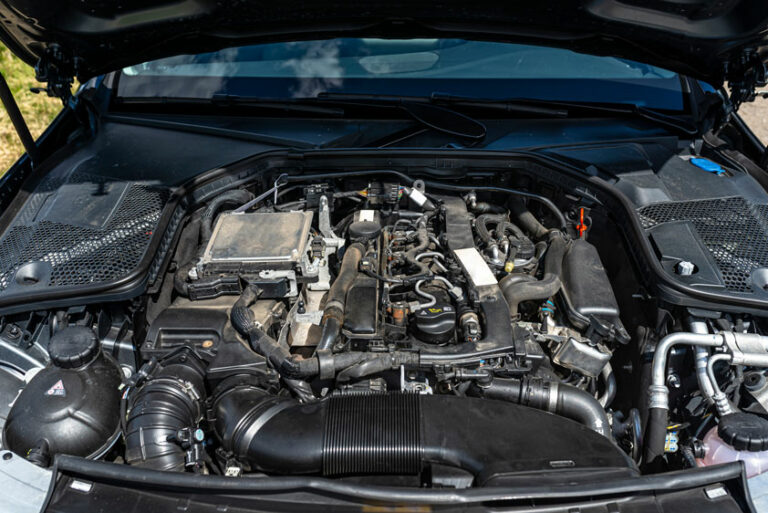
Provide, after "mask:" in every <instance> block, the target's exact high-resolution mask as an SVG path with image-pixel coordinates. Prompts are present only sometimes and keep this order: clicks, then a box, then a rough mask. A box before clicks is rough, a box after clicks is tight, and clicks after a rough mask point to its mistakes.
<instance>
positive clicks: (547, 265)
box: [499, 231, 568, 317]
mask: <svg viewBox="0 0 768 513" xmlns="http://www.w3.org/2000/svg"><path fill="white" fill-rule="evenodd" d="M567 249H568V245H567V244H566V242H565V237H563V234H562V233H561V232H559V231H552V232H551V234H550V243H549V249H548V250H547V254H546V255H545V256H544V277H543V278H542V279H541V280H537V281H517V280H518V279H517V278H515V276H517V275H515V274H508V275H507V276H505V277H504V278H502V280H501V281H500V282H499V286H500V287H501V290H502V292H503V293H504V298H505V299H506V300H507V303H508V304H509V313H510V315H511V316H513V317H514V316H516V315H517V312H518V307H519V305H520V303H523V302H525V301H537V300H540V301H543V300H545V299H549V298H550V297H552V296H554V295H555V294H557V292H558V291H559V290H560V286H561V281H560V277H561V276H562V274H563V258H564V257H565V253H566V250H567Z"/></svg>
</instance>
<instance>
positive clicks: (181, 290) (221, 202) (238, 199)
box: [173, 189, 254, 297]
mask: <svg viewBox="0 0 768 513" xmlns="http://www.w3.org/2000/svg"><path fill="white" fill-rule="evenodd" d="M253 197H254V196H253V194H251V193H250V192H248V191H246V190H243V189H235V190H232V191H227V192H225V193H223V194H220V195H219V196H217V197H216V198H214V199H213V200H212V201H211V202H210V203H209V204H208V207H206V209H205V210H204V211H203V214H202V216H201V217H200V242H199V245H198V250H197V251H196V252H195V256H194V257H192V259H191V260H190V261H189V262H185V263H183V264H181V265H180V266H179V268H178V269H177V270H176V273H175V274H174V275H173V288H174V290H175V291H176V293H177V294H179V295H181V296H184V297H188V296H189V283H187V278H188V276H189V271H190V270H191V269H192V268H193V267H194V266H195V264H196V263H197V260H199V259H200V258H201V257H202V256H203V253H204V252H205V248H206V246H208V242H209V241H210V240H211V236H212V235H213V220H214V219H216V214H217V213H218V211H219V210H220V209H221V208H222V207H223V206H225V205H227V204H229V203H231V204H236V205H238V206H239V205H242V204H244V203H247V202H249V201H250V200H252V199H253Z"/></svg>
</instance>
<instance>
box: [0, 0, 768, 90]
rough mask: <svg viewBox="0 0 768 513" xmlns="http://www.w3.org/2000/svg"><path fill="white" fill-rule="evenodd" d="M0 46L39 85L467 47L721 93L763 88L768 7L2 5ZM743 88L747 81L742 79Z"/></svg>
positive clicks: (683, 3) (703, 3) (132, 0)
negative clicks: (278, 44)
mask: <svg viewBox="0 0 768 513" xmlns="http://www.w3.org/2000/svg"><path fill="white" fill-rule="evenodd" d="M0 20H1V21H2V23H0V39H2V40H3V41H4V42H5V43H6V45H7V46H9V47H10V48H11V50H12V51H13V52H15V53H16V54H17V55H18V56H20V57H21V58H22V59H24V60H25V61H26V62H27V63H29V64H30V65H37V64H38V63H40V61H41V60H42V63H41V64H42V66H39V67H38V76H39V78H40V79H42V80H46V81H49V80H54V79H55V77H53V76H50V75H51V74H55V75H64V76H69V77H72V76H77V77H78V78H79V79H80V80H85V79H87V78H90V77H92V76H95V75H98V74H101V73H105V72H108V71H112V70H115V69H119V68H121V67H124V66H126V65H131V64H136V63H139V62H143V61H147V60H151V59H156V58H160V57H164V56H169V55H174V54H181V53H199V52H204V51H212V50H216V49H220V48H223V47H228V46H234V45H241V44H249V43H255V42H262V41H264V42H266V41H279V40H297V39H306V38H313V39H316V38H318V37H335V36H341V35H345V36H354V35H366V36H369V37H376V36H379V37H382V36H383V37H409V36H413V37H416V36H418V37H462V38H470V39H472V38H474V39H488V40H500V41H515V42H526V43H533V44H544V45H552V46H560V47H567V48H571V49H574V50H577V51H582V52H585V53H593V54H610V55H614V56H617V57H623V58H628V59H633V60H637V61H641V62H645V63H648V64H653V65H657V66H660V67H664V68H667V69H670V70H673V71H677V72H680V73H682V74H685V75H688V76H691V77H695V78H699V79H703V80H706V81H708V82H710V83H712V84H714V85H720V84H722V83H723V82H724V81H725V80H730V81H731V82H742V81H745V82H760V81H761V80H762V78H763V74H764V73H763V71H762V70H763V64H762V62H763V60H764V59H765V54H766V51H767V49H766V45H768V42H767V40H766V39H767V38H768V32H767V31H766V28H767V27H768V2H766V1H765V0H725V1H723V0H580V1H578V0H551V1H545V2H520V1H518V2H506V3H503V4H500V3H499V2H495V1H490V0H476V1H474V2H466V1H464V0H445V1H442V2H434V1H418V0H407V1H397V0H394V1H393V0H387V1H366V2H362V3H361V2H341V1H331V2H314V1H307V0H282V1H280V2H264V1H254V2H243V1H242V0H170V1H169V0H166V1H159V0H124V1H122V2H104V1H103V0H0ZM745 76H746V77H747V78H746V79H744V80H742V78H743V77H745Z"/></svg>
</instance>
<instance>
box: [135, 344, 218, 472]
mask: <svg viewBox="0 0 768 513" xmlns="http://www.w3.org/2000/svg"><path fill="white" fill-rule="evenodd" d="M204 376H205V366H204V365H203V363H202V361H201V360H200V359H199V358H198V357H197V356H196V355H194V353H192V352H191V351H189V350H188V349H187V348H183V349H182V350H181V351H180V352H179V354H176V355H174V356H173V357H172V358H169V359H167V360H166V361H163V362H161V363H160V364H159V366H157V367H155V368H154V369H153V370H152V371H151V373H150V374H149V376H148V377H147V379H146V380H145V381H144V383H143V384H142V385H141V386H139V388H138V389H137V390H136V391H135V392H131V393H130V395H129V398H128V403H129V404H128V412H127V419H125V430H124V434H125V461H126V462H127V463H129V464H131V465H136V466H139V467H145V468H151V469H154V470H166V471H183V470H185V468H187V467H192V466H195V465H197V464H199V462H200V459H201V458H202V452H201V451H202V445H201V442H202V439H201V437H200V435H201V434H202V431H200V430H199V429H198V423H199V422H200V420H201V419H202V417H203V400H204V399H205V386H204V383H203V379H204Z"/></svg>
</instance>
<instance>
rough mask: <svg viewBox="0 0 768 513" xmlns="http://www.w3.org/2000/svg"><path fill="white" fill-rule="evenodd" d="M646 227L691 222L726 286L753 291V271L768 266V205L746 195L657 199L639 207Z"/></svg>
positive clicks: (733, 289)
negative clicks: (672, 199)
mask: <svg viewBox="0 0 768 513" xmlns="http://www.w3.org/2000/svg"><path fill="white" fill-rule="evenodd" d="M638 214H639V215H640V220H641V223H642V225H643V227H644V228H645V229H646V230H647V229H650V228H653V227H654V226H656V225H659V224H663V223H670V222H676V221H682V222H688V223H690V224H691V225H692V226H693V227H694V228H695V230H696V232H697V233H698V235H699V237H700V238H701V241H702V242H703V243H704V246H705V247H706V248H707V249H708V250H709V252H710V254H711V255H712V257H713V258H714V260H715V262H717V266H718V268H719V269H720V273H721V274H722V276H723V281H724V282H725V287H726V288H727V289H728V290H729V291H731V292H738V293H752V292H754V291H753V289H752V286H751V284H750V275H751V274H752V272H753V271H754V270H755V269H758V268H761V267H768V205H753V204H751V203H749V202H748V201H747V200H745V199H744V198H722V199H714V200H701V201H685V202H673V203H657V204H654V205H649V206H647V207H643V208H641V209H639V210H638Z"/></svg>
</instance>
